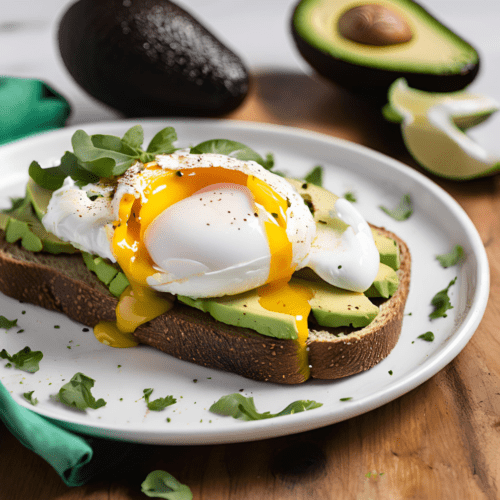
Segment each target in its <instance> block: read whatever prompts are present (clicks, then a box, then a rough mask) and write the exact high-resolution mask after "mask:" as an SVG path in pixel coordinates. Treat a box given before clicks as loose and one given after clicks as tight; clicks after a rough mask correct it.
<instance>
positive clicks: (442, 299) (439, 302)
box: [429, 277, 457, 319]
mask: <svg viewBox="0 0 500 500" xmlns="http://www.w3.org/2000/svg"><path fill="white" fill-rule="evenodd" d="M456 281H457V278H456V277H455V279H453V280H451V281H450V283H449V285H448V286H447V287H446V288H445V289H444V290H441V291H439V292H438V293H436V295H434V297H433V298H432V300H431V305H433V306H434V311H433V312H431V313H430V314H429V318H431V319H436V318H446V314H445V313H446V311H447V310H448V309H453V306H452V305H451V302H450V298H449V297H448V290H449V289H450V287H451V286H452V285H454V284H455V282H456Z"/></svg>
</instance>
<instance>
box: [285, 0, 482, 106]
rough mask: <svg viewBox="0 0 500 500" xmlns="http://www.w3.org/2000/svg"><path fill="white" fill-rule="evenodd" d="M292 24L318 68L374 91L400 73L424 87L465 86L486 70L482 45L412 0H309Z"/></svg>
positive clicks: (301, 46)
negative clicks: (475, 44)
mask: <svg viewBox="0 0 500 500" xmlns="http://www.w3.org/2000/svg"><path fill="white" fill-rule="evenodd" d="M291 24H292V34H293V39H294V41H295V43H296V45H297V48H298V50H299V52H300V54H301V55H302V56H303V57H304V59H305V60H306V61H307V62H308V63H309V64H310V65H311V66H312V67H313V68H314V69H315V70H316V71H318V72H319V73H320V74H321V75H323V76H324V77H326V78H328V79H330V80H332V81H333V82H335V83H337V84H339V85H342V86H344V87H345V88H347V89H349V90H354V91H358V92H360V93H363V94H367V95H378V96H381V95H383V94H385V93H386V92H387V90H388V88H389V86H390V85H391V84H392V83H393V82H394V81H395V80H396V79H397V78H400V77H405V78H406V79H407V80H408V82H409V83H410V85H411V86H412V87H415V88H419V89H423V90H431V91H438V92H451V91H454V90H460V89H463V88H464V87H466V86H467V85H468V84H469V83H471V82H472V80H473V79H474V78H475V76H476V74H477V72H478V69H479V56H478V53H477V52H476V50H475V49H474V48H473V47H472V46H471V45H470V44H468V43H467V42H465V41H464V40H463V39H462V38H460V37H459V36H458V35H457V34H455V33H453V32H452V31H451V30H449V29H448V28H446V27H445V26H443V25H442V24H441V23H440V22H439V21H438V20H437V19H435V18H434V17H433V16H432V15H431V14H429V12H427V11H426V10H425V9H424V8H422V7H421V6H420V5H418V4H417V3H415V2H413V1H411V0H377V1H376V2H374V1H367V0H361V1H357V2H354V1H353V0H301V1H300V2H299V3H298V5H297V6H296V8H295V10H294V12H293V15H292V23H291ZM381 27H382V29H380V28H381Z"/></svg>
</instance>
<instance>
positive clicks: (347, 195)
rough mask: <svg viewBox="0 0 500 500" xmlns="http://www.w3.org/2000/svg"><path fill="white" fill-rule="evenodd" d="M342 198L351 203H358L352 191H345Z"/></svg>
mask: <svg viewBox="0 0 500 500" xmlns="http://www.w3.org/2000/svg"><path fill="white" fill-rule="evenodd" d="M342 197H343V198H345V199H346V200H347V201H350V202H351V203H356V202H357V201H358V199H357V198H356V195H355V194H354V193H353V192H352V191H346V192H345V193H344V194H343V196H342Z"/></svg>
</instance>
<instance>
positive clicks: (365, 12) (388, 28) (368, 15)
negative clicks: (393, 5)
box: [338, 4, 413, 46]
mask: <svg viewBox="0 0 500 500" xmlns="http://www.w3.org/2000/svg"><path fill="white" fill-rule="evenodd" d="M338 30H339V33H340V34H341V35H342V36H343V37H344V38H347V39H348V40H351V41H353V42H357V43H362V44H365V45H376V46H387V45H396V44H400V43H406V42H409V41H410V40H411V39H412V37H413V34H412V32H411V29H410V26H409V24H408V23H407V22H406V20H405V19H404V18H403V17H402V16H401V15H400V14H398V13H397V12H395V11H393V10H391V9H388V8H387V7H384V6H383V5H379V4H365V5H358V6H357V7H353V8H352V9H349V10H347V11H346V12H344V13H343V14H342V16H341V17H340V18H339V21H338Z"/></svg>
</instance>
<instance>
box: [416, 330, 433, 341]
mask: <svg viewBox="0 0 500 500" xmlns="http://www.w3.org/2000/svg"><path fill="white" fill-rule="evenodd" d="M418 338H419V339H422V340H425V341H426V342H433V341H434V334H433V333H432V332H425V333H422V335H419V336H418Z"/></svg>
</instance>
